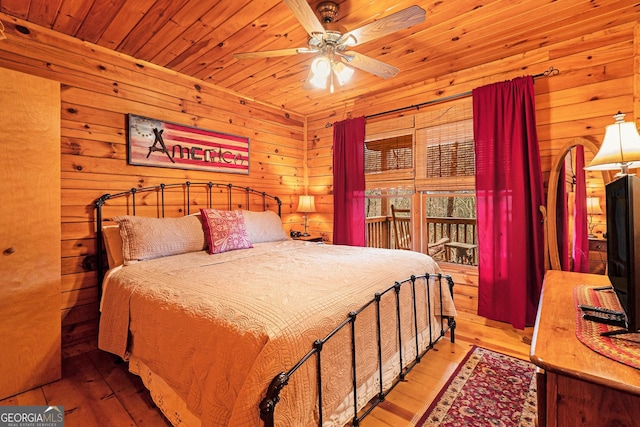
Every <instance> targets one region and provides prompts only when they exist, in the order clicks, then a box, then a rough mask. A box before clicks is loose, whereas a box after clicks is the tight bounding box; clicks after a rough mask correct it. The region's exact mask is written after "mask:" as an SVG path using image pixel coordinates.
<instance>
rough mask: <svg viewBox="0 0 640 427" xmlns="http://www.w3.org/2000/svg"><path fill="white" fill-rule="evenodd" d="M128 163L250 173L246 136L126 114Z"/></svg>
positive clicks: (247, 139)
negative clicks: (127, 116) (127, 122)
mask: <svg viewBox="0 0 640 427" xmlns="http://www.w3.org/2000/svg"><path fill="white" fill-rule="evenodd" d="M129 164H131V165H138V166H155V167H165V168H175V169H193V170H202V171H208V172H227V173H239V174H248V173H249V138H246V137H242V136H236V135H229V134H226V133H222V132H216V131H212V130H207V129H201V128H197V127H193V126H185V125H180V124H177V123H171V122H165V121H162V120H157V119H151V118H148V117H143V116H138V115H135V114H129Z"/></svg>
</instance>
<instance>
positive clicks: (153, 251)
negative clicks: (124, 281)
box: [113, 215, 207, 265]
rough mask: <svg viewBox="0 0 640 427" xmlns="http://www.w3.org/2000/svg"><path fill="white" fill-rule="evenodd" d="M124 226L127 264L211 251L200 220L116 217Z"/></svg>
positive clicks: (124, 253) (123, 247)
mask: <svg viewBox="0 0 640 427" xmlns="http://www.w3.org/2000/svg"><path fill="white" fill-rule="evenodd" d="M113 220H114V221H115V222H117V223H118V225H119V226H120V237H121V238H122V255H123V259H124V264H125V265H127V264H128V263H130V262H135V261H142V260H146V259H152V258H160V257H163V256H169V255H177V254H184V253H187V252H195V251H201V250H203V249H205V248H206V247H207V241H206V239H205V235H204V230H203V228H202V220H201V217H200V216H196V215H188V216H183V217H179V218H149V217H141V216H130V215H123V216H116V217H114V218H113Z"/></svg>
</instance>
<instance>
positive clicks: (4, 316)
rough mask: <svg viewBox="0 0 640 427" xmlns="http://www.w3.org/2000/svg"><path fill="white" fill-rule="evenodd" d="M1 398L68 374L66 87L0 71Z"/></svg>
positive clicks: (24, 75) (29, 76) (11, 72)
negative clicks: (63, 165)
mask: <svg viewBox="0 0 640 427" xmlns="http://www.w3.org/2000/svg"><path fill="white" fill-rule="evenodd" d="M0 103H1V108H2V114H0V181H1V182H2V185H0V201H1V203H0V286H1V291H2V293H1V297H0V399H2V398H5V397H8V396H12V395H14V394H17V393H20V392H23V391H25V390H29V389H31V388H34V387H37V386H40V385H42V384H45V383H48V382H51V381H55V380H57V379H59V378H60V376H61V366H60V365H61V314H60V313H61V311H60V280H61V279H60V278H61V261H60V240H61V231H60V209H61V208H60V205H61V204H60V84H59V83H58V82H54V81H50V80H46V79H43V78H39V77H34V76H31V75H28V74H23V73H18V72H15V71H10V70H6V69H1V68H0Z"/></svg>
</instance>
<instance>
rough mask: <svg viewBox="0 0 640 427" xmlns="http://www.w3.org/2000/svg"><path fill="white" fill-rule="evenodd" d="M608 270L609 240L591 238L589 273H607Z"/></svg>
mask: <svg viewBox="0 0 640 427" xmlns="http://www.w3.org/2000/svg"><path fill="white" fill-rule="evenodd" d="M606 272H607V240H606V239H594V238H590V239H589V273H593V274H605V273H606Z"/></svg>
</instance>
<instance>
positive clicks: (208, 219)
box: [200, 209, 253, 254]
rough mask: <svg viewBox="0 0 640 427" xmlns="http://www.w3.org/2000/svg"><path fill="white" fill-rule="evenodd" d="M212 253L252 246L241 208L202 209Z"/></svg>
mask: <svg viewBox="0 0 640 427" xmlns="http://www.w3.org/2000/svg"><path fill="white" fill-rule="evenodd" d="M200 212H201V213H202V224H203V226H204V234H205V237H206V239H207V243H208V244H209V253H210V254H219V253H222V252H227V251H233V250H236V249H248V248H252V247H253V245H252V244H251V240H250V239H249V236H248V235H247V228H246V226H245V223H244V216H243V215H242V211H241V210H234V211H221V210H218V209H200Z"/></svg>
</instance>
